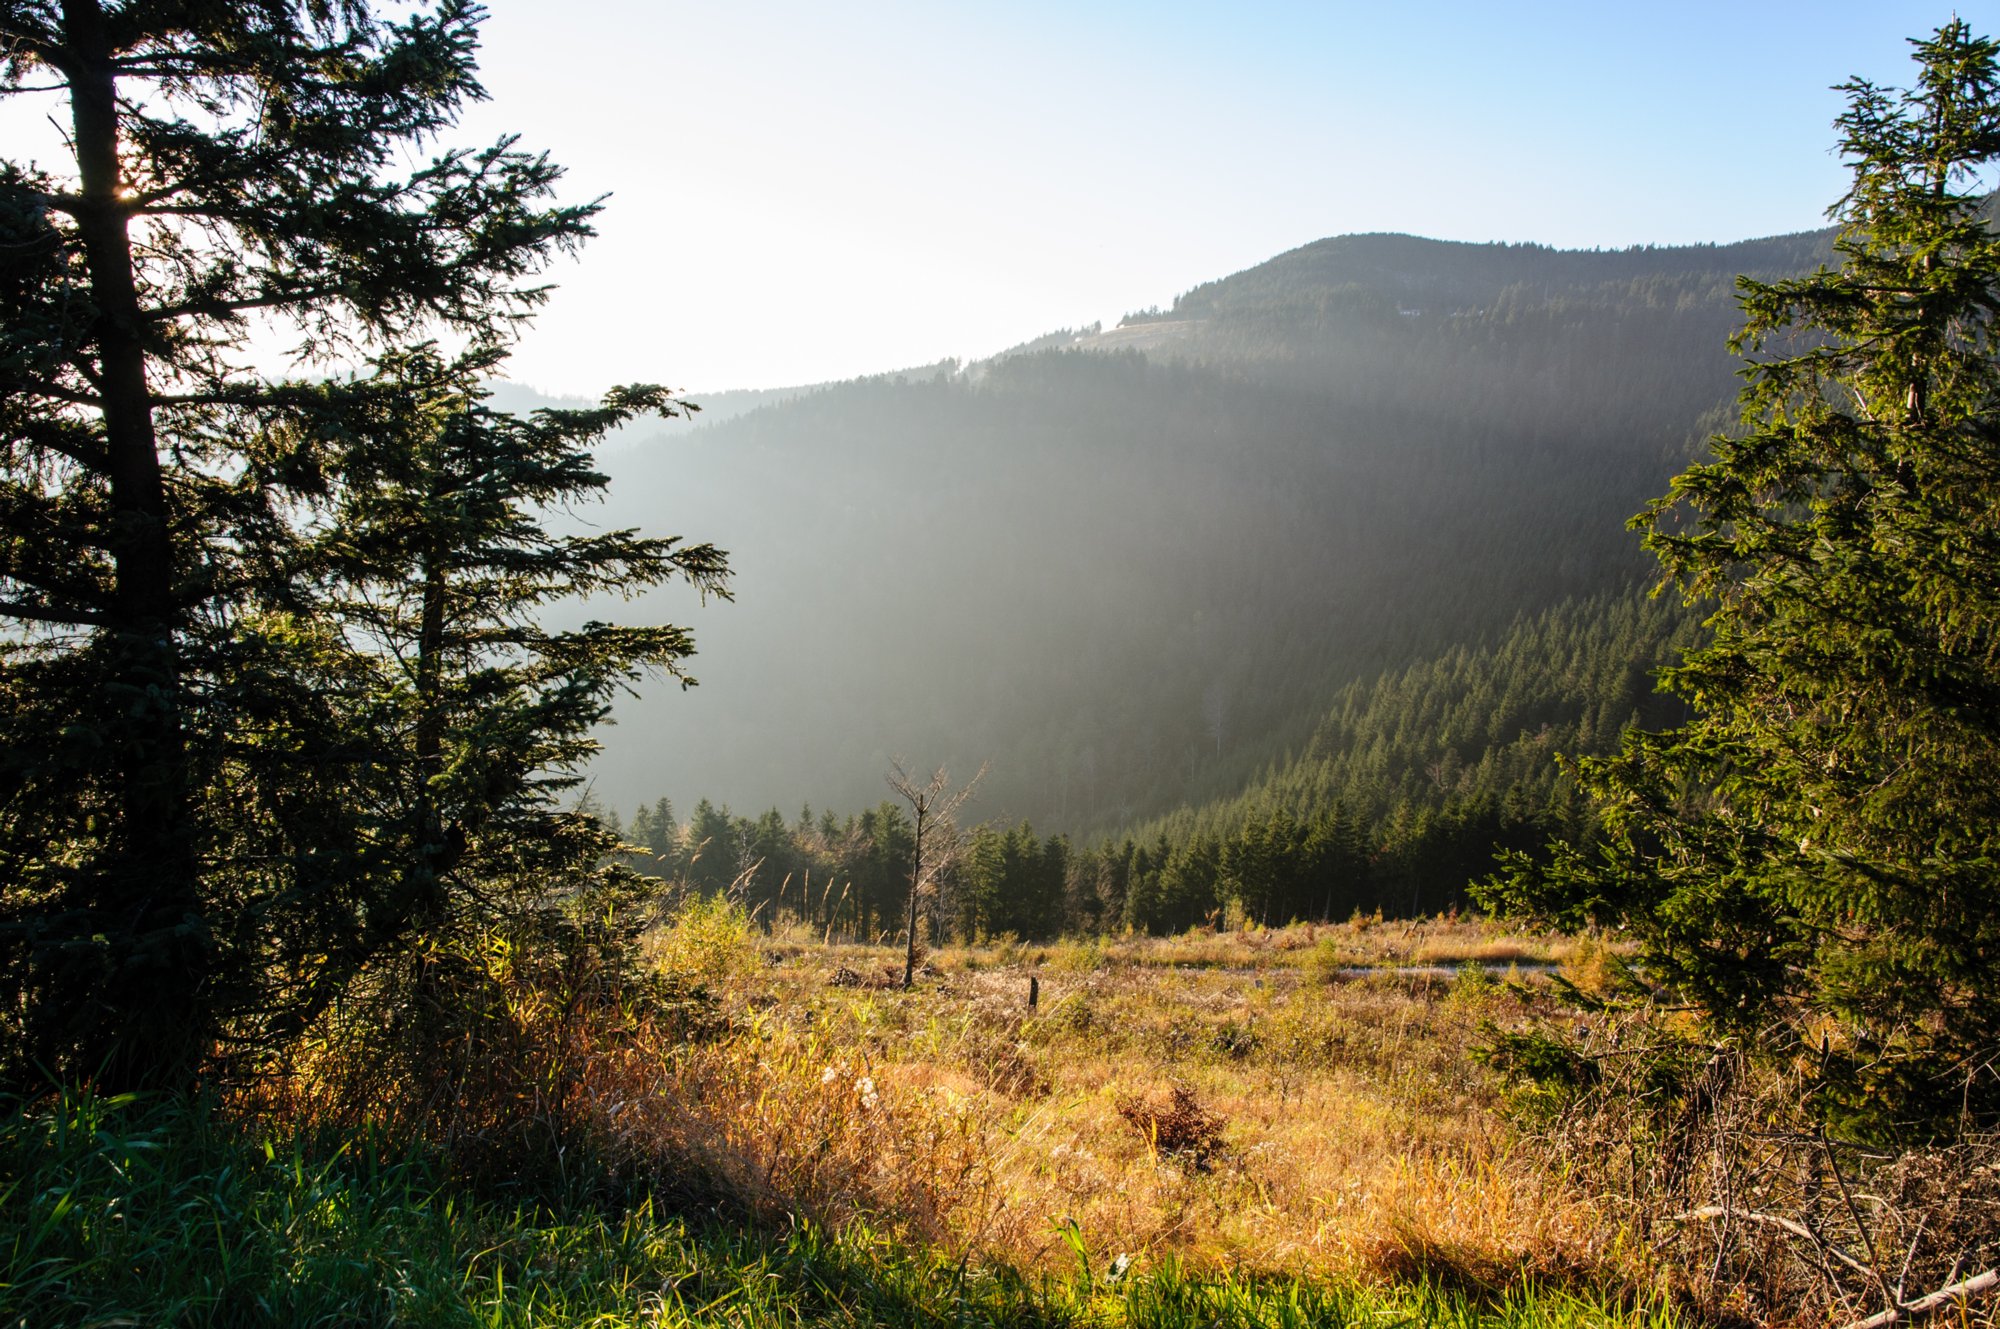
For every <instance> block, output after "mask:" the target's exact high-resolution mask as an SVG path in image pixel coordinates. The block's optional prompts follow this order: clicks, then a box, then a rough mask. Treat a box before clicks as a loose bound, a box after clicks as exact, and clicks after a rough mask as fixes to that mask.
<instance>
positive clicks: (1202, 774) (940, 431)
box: [597, 232, 1829, 833]
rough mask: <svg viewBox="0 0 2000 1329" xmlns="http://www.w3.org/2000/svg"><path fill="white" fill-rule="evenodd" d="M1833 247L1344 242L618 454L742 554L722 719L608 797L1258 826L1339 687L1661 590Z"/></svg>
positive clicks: (670, 725) (604, 792)
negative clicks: (1739, 368)
mask: <svg viewBox="0 0 2000 1329" xmlns="http://www.w3.org/2000/svg"><path fill="white" fill-rule="evenodd" d="M1828 243H1829V235H1828V233H1825V232H1813V233H1806V234H1801V235H1796V236H1782V237H1776V238H1774V239H1769V240H1759V241H1750V242H1745V243H1743V244H1739V245H1728V246H1697V247H1689V248H1655V249H1640V250H1629V251H1612V252H1571V251H1558V250H1549V249H1544V248H1541V247H1538V246H1520V245H1461V244H1450V243H1445V242H1438V241H1426V240H1417V239H1413V238H1411V237H1405V236H1351V237H1342V238H1339V239H1335V240H1328V241H1321V242H1318V243H1316V244H1314V245H1309V246H1306V247H1304V248H1302V249H1300V250H1295V251H1292V252H1291V253H1289V254H1286V255H1282V256H1280V257H1279V258H1277V259H1274V260H1272V261H1271V262H1269V263H1266V264H1263V265H1260V266H1259V267H1257V268H1253V269H1250V270H1249V271H1247V272H1244V273H1239V274H1236V275H1235V276H1233V277H1229V278H1225V279H1223V280H1221V281H1219V282H1215V283H1210V284H1208V285H1206V286H1203V287H1199V288H1197V289H1196V290H1195V291H1192V292H1189V293H1188V294H1187V295H1185V296H1183V297H1182V298H1181V299H1180V300H1179V301H1178V302H1176V304H1175V305H1174V307H1173V308H1172V309H1171V310H1169V311H1167V313H1165V314H1161V315H1157V316H1155V315H1153V314H1150V313H1149V314H1143V315H1135V316H1133V317H1132V318H1131V319H1128V320H1127V323H1126V325H1125V326H1124V327H1123V328H1119V329H1113V330H1111V331H1110V332H1095V333H1093V332H1089V331H1088V330H1086V331H1085V332H1084V333H1081V334H1068V335H1061V334H1058V335H1055V336H1053V337H1052V338H1051V339H1048V340H1050V341H1052V342H1053V343H1054V346H1053V347H1051V346H1040V347H1037V346H1035V345H1034V344H1032V343H1031V344H1030V346H1029V348H1026V349H1023V350H1021V351H1019V352H1018V353H1013V354H1008V355H1003V356H1001V357H996V358H995V359H994V360H991V361H987V362H983V363H981V364H978V365H973V366H967V367H963V368H958V369H956V370H954V369H953V368H952V367H951V366H949V365H946V366H941V367H938V368H936V369H933V370H929V371H919V372H915V373H907V374H903V375H896V376H887V377H878V378H873V379H867V380H859V381H856V382H853V383H848V384H841V385H835V386H832V387H826V388H820V389H816V390H813V391H810V392H807V393H803V394H801V395H798V396H795V397H791V398H789V399H786V400H782V401H779V402H777V403H775V404H771V405H766V406H763V407H760V408H757V409H753V410H750V411H748V412H746V413H743V414H740V415H737V416H735V417H733V418H731V419H727V420H722V421H718V422H716V423H714V424H709V425H703V426H698V427H697V428H695V429H694V430H692V431H685V432H683V433H681V434H680V435H679V436H678V437H677V438H675V437H671V436H670V437H669V438H667V439H659V440H646V441H640V440H631V441H628V442H626V443H624V444H621V445H618V446H615V447H614V448H612V449H610V450H608V451H606V452H605V453H604V454H603V455H602V462H603V464H604V465H605V467H606V468H607V470H609V471H610V472H611V473H612V475H613V478H614V483H613V486H612V494H613V499H612V503H611V507H612V511H611V512H610V513H609V514H607V517H606V520H607V521H609V522H612V523H616V524H625V523H637V524H642V525H647V526H651V527H660V528H666V529H678V528H680V527H682V526H688V527H693V526H696V525H699V526H700V527H701V529H704V530H707V531H713V532H715V534H716V540H717V543H718V544H721V545H723V546H724V547H726V548H730V549H731V550H732V551H736V552H737V561H738V566H739V568H740V569H741V576H740V581H739V588H740V599H739V601H738V602H737V603H735V604H733V605H728V606H723V607H720V608H716V609H713V610H706V611H690V610H687V609H685V608H684V607H683V606H678V605H676V606H673V607H672V610H671V612H674V613H683V612H694V613H695V618H696V623H697V626H698V628H699V632H700V640H701V643H702V656H701V658H699V659H698V660H696V661H695V662H694V665H695V672H696V673H697V674H698V675H699V676H700V678H701V680H702V684H703V686H702V687H701V688H700V689H698V690H697V691H696V692H694V693H692V694H689V695H688V696H687V697H684V698H682V697H677V698H675V700H674V703H673V704H672V705H671V706H651V705H648V704H646V703H645V702H643V701H641V702H634V703H628V704H627V705H625V706H623V707H621V708H620V711H619V726H618V727H617V728H615V729H612V730H610V731H609V732H608V733H607V734H606V742H607V751H606V753H605V755H604V757H603V758H602V759H601V760H600V762H599V764H598V767H597V770H598V773H599V774H598V795H599V797H600V799H601V800H602V801H603V802H605V803H607V804H609V805H613V806H631V805H632V804H634V803H636V802H640V801H650V800H651V799H653V798H654V797H656V796H658V795H660V794H662V793H664V794H668V795H670V796H671V797H673V798H674V799H675V800H676V801H677V802H679V803H680V804H681V805H682V806H688V805H690V804H691V803H692V802H693V801H694V800H695V799H696V798H697V797H701V796H709V797H713V798H715V799H717V800H718V801H726V802H728V803H731V804H733V805H735V806H738V807H766V806H770V805H773V804H777V805H780V806H785V807H796V806H797V805H798V804H800V803H801V802H806V801H811V802H813V803H814V804H816V805H821V806H825V805H828V804H831V805H834V806H845V807H855V806H867V805H869V804H872V803H873V802H875V801H876V800H877V799H878V798H879V797H880V796H881V790H882V786H881V784H880V779H881V772H882V771H883V769H885V767H886V762H887V760H888V758H889V757H891V756H895V755H901V756H904V757H906V758H908V759H909V760H911V761H912V762H915V763H916V764H919V765H928V764H930V763H933V762H939V761H942V762H945V763H949V764H952V765H954V766H956V767H959V768H962V769H964V770H967V771H969V770H971V769H973V768H974V767H976V766H977V765H978V764H979V763H980V762H981V761H991V763H992V766H993V769H992V773H991V775H990V776H989V777H988V781H987V784H986V786H985V788H984V791H983V793H982V797H981V806H980V812H981V814H982V815H991V816H999V817H1004V818H1008V819H1015V818H1022V817H1025V818H1032V819H1033V820H1034V821H1035V822H1036V823H1037V824H1040V825H1044V826H1047V827H1051V828H1064V829H1069V830H1072V831H1075V832H1078V833H1090V832H1092V831H1094V830H1103V829H1109V828H1111V827H1114V826H1117V825H1123V824H1130V823H1131V822H1132V821H1134V820H1136V819H1141V818H1145V817H1148V816H1154V815H1161V814H1164V813H1166V812H1168V811H1171V810H1172V809H1173V808H1175V807H1179V806H1183V805H1186V804H1189V803H1196V802H1203V801H1207V800H1210V799H1214V798H1218V797H1222V796H1226V795H1230V794H1233V793H1235V792H1236V791H1238V790H1240V789H1241V788H1243V787H1244V785H1245V783H1246V782H1247V781H1249V780H1250V779H1251V778H1252V777H1253V776H1254V775H1256V774H1257V773H1258V772H1260V771H1262V770H1264V769H1266V768H1267V767H1268V765H1269V763H1270V762H1271V761H1272V760H1273V759H1274V758H1276V757H1278V756H1279V755H1280V754H1281V753H1283V752H1284V751H1285V750H1287V749H1288V748H1289V749H1294V750H1296V749H1297V748H1298V747H1300V746H1301V745H1302V744H1303V742H1304V741H1305V739H1306V737H1307V736H1308V734H1309V733H1310V732H1311V727H1312V725H1313V724H1314V723H1315V721H1316V718H1317V717H1318V715H1319V714H1320V712H1321V711H1322V710H1323V708H1324V707H1325V706H1326V705H1327V704H1328V703H1329V702H1330V701H1331V700H1332V698H1333V697H1334V696H1335V695H1336V694H1337V693H1338V692H1339V690H1340V689H1341V688H1342V687H1344V686H1346V685H1348V684H1349V683H1351V682H1353V681H1355V680H1357V679H1362V678H1368V677H1372V676H1374V675H1376V674H1377V673H1379V672H1381V671H1383V670H1386V669H1394V668H1401V667H1403V666H1405V665H1407V664H1408V663H1410V662H1411V661H1414V660H1419V659H1424V658H1427V657H1430V656H1434V655H1436V654H1439V653H1441V652H1443V651H1446V650H1449V649H1450V648H1452V647H1453V646H1456V645H1459V644H1462V643H1477V642H1483V641H1492V640H1494V639H1495V638H1496V636H1497V635H1498V634H1499V633H1501V632H1502V631H1504V630H1505V629H1506V628H1507V626H1508V625H1509V624H1510V623H1511V622H1513V621H1514V620H1515V619H1516V617H1517V616H1518V615H1520V614H1522V613H1533V612H1535V611H1537V610H1539V609H1541V608H1543V607H1546V606H1549V605H1552V604H1555V603H1557V602H1559V601H1561V600H1563V599H1565V598H1569V597H1582V596H1590V595H1593V594H1596V593H1598V592H1600V591H1602V590H1604V589H1606V588H1608V587H1611V586H1615V585H1623V584H1626V583H1628V582H1629V581H1630V580H1631V579H1633V578H1634V577H1637V576H1643V575H1644V574H1645V572H1646V560H1645V559H1644V558H1643V556H1642V555H1641V554H1640V553H1639V551H1638V550H1637V547H1636V542H1635V541H1634V540H1633V539H1632V537H1631V536H1630V535H1629V534H1628V533H1627V532H1626V531H1625V530H1624V526H1623V523H1624V520H1625V518H1626V517H1628V516H1629V515H1630V514H1631V513H1632V512H1634V511H1635V510H1636V509H1637V508H1638V507H1639V506H1640V505H1641V504H1642V503H1644V502H1645V501H1647V500H1648V499H1650V498H1651V497H1653V496H1654V495H1656V494H1657V493H1658V492H1660V491H1661V490H1662V488H1663V487H1664V485H1665V482H1666V479H1667V477H1668V476H1670V475H1671V474H1672V473H1673V472H1674V471H1675V470H1677V469H1679V467H1680V465H1681V464H1682V463H1683V461H1684V460H1685V458H1686V457H1687V456H1688V454H1689V451H1690V449H1691V447H1692V446H1693V445H1695V444H1696V443H1697V442H1698V441H1699V440H1700V439H1701V438H1702V437H1703V436H1704V435H1705V433H1706V432H1707V431H1708V430H1709V429H1711V428H1713V427H1715V425H1716V424H1717V423H1718V422H1720V421H1721V420H1722V419H1723V418H1724V417H1723V416H1722V415H1720V414H1719V413H1718V412H1719V408H1722V407H1724V406H1726V405H1727V403H1728V402H1729V401H1730V399H1731V398H1732V396H1733V394H1734V391H1735V386H1736V382H1735V378H1734V363H1733V362H1732V361H1731V359H1730V358H1729V356H1728V354H1727V352H1726V349H1725V347H1724V339H1725V338H1726V336H1727V334H1728V332H1729V330H1730V329H1731V328H1733V327H1734V326H1735V323H1736V321H1737V313H1736V308H1735V300H1734V278H1735V276H1736V275H1737V273H1738V272H1749V273H1752V274H1754V275H1759V276H1763V277H1773V276H1779V275H1785V274H1789V273H1794V272H1799V271H1804V270H1808V269H1810V268H1811V267H1813V266H1814V265H1816V263H1817V262H1819V261H1820V260H1821V259H1822V258H1823V257H1824V256H1825V254H1826V253H1827V252H1828V250H1827V246H1828ZM1149 330H1151V331H1154V332H1158V333H1160V334H1161V335H1158V336H1152V337H1150V338H1145V339H1142V340H1141V341H1140V343H1139V344H1141V345H1143V346H1144V347H1145V349H1143V350H1139V349H1133V336H1132V334H1145V333H1147V332H1148V331H1149ZM1121 339H1122V342H1123V344H1122V345H1121Z"/></svg>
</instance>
